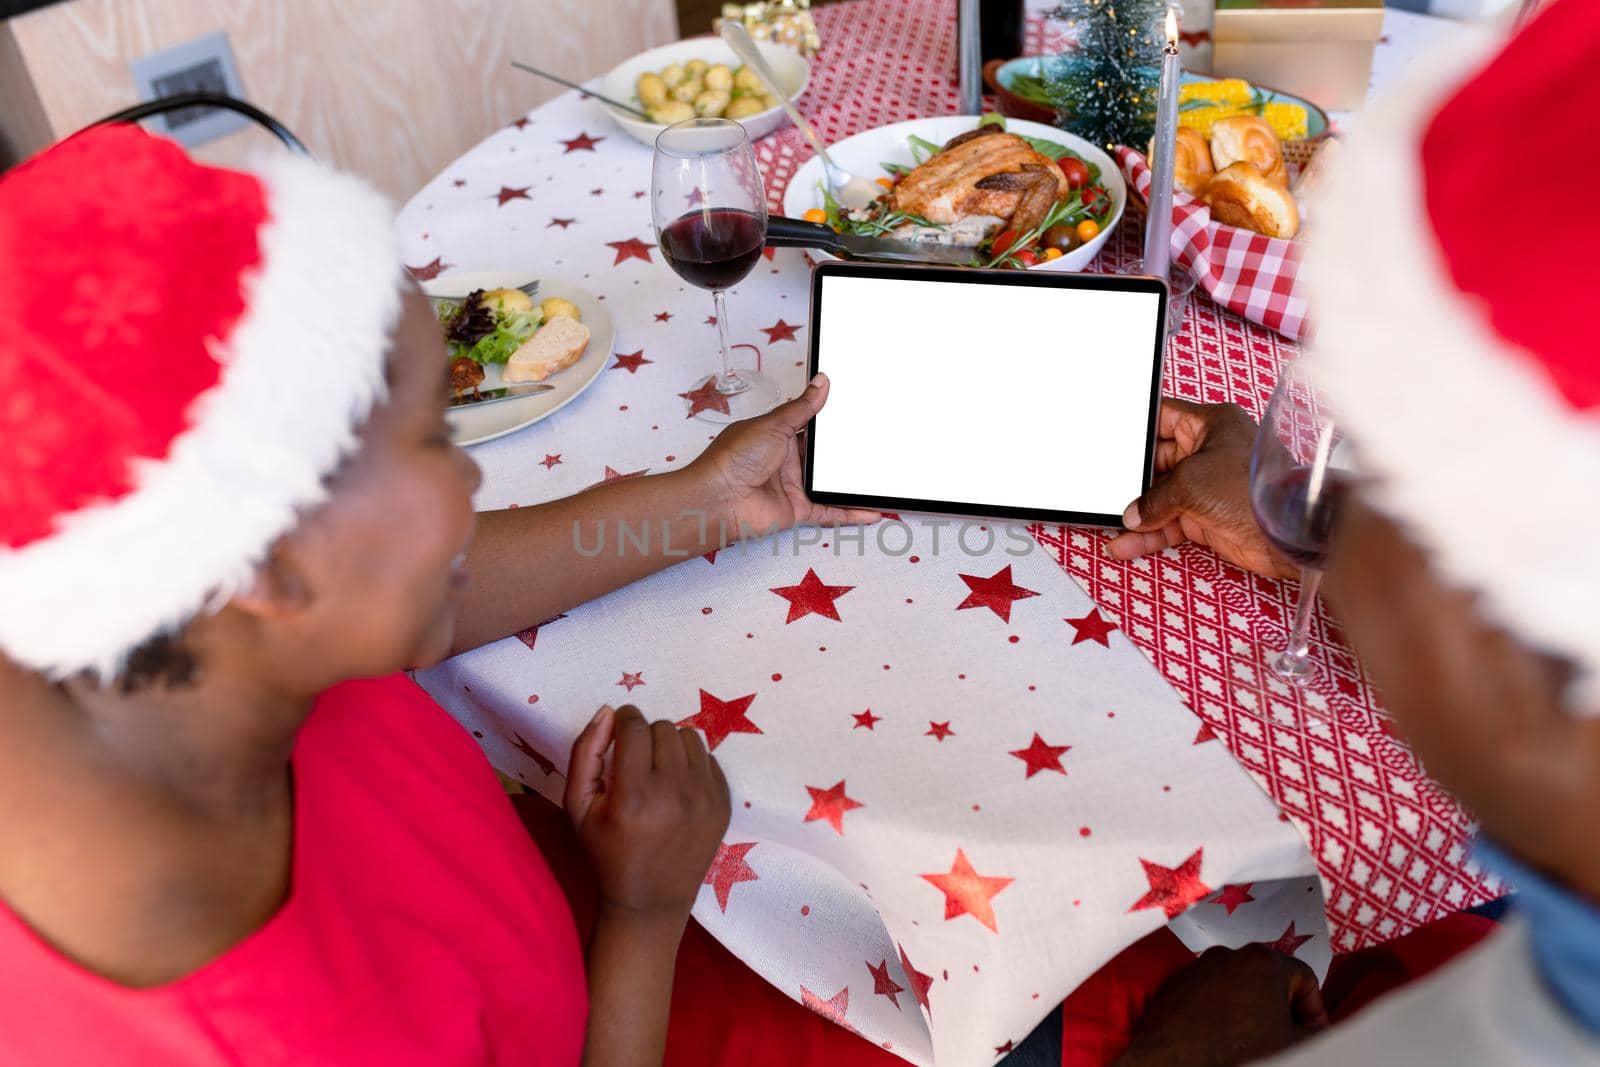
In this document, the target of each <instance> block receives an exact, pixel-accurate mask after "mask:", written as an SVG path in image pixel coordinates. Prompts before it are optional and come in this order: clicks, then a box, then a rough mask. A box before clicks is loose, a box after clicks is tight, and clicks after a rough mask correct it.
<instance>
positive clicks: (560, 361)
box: [500, 318, 589, 385]
mask: <svg viewBox="0 0 1600 1067" xmlns="http://www.w3.org/2000/svg"><path fill="white" fill-rule="evenodd" d="M588 347H589V327H587V326H585V325H584V324H583V323H581V322H578V321H577V320H576V319H568V318H559V319H551V320H550V321H549V322H547V323H545V324H544V325H543V326H541V327H539V332H538V333H536V334H534V335H533V336H532V337H530V338H528V340H526V341H524V342H523V343H522V347H521V348H519V349H517V350H516V351H515V352H513V353H512V354H511V358H510V359H509V360H507V361H506V365H505V366H504V367H502V368H501V370H500V380H501V381H503V382H505V383H506V384H507V385H513V384H515V383H517V382H542V381H544V380H545V379H546V378H548V377H550V375H552V374H554V373H556V372H557V371H561V370H566V369H567V368H568V367H570V366H572V365H573V364H574V363H576V362H578V359H579V357H581V356H582V355H583V350H584V349H585V348H588Z"/></svg>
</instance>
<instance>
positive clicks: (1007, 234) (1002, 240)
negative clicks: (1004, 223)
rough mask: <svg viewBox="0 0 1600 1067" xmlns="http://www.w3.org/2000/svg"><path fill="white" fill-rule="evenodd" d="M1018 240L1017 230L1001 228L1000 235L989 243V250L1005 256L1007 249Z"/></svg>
mask: <svg viewBox="0 0 1600 1067" xmlns="http://www.w3.org/2000/svg"><path fill="white" fill-rule="evenodd" d="M1016 241H1017V231H1016V230H1001V231H1000V235H999V236H998V237H996V238H995V239H994V242H993V243H992V244H990V245H989V251H990V252H991V253H992V254H994V255H997V256H1003V255H1005V254H1006V249H1008V248H1010V247H1011V246H1012V245H1013V244H1015V243H1016Z"/></svg>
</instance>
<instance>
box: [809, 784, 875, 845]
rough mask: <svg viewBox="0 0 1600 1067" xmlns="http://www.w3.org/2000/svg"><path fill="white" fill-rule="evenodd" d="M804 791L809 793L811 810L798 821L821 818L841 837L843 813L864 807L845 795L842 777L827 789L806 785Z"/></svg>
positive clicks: (842, 832) (812, 820) (859, 802)
mask: <svg viewBox="0 0 1600 1067" xmlns="http://www.w3.org/2000/svg"><path fill="white" fill-rule="evenodd" d="M806 792H807V793H810V794H811V810H810V811H808V812H806V817H805V818H804V819H801V820H800V821H801V822H814V821H816V820H818V819H821V820H822V821H824V822H826V823H827V824H828V825H829V826H831V827H833V832H834V833H836V834H838V835H840V836H841V837H842V836H844V817H845V813H846V812H851V811H855V810H856V809H857V808H864V807H866V805H865V804H863V803H861V801H859V800H852V799H851V798H850V797H847V796H845V794H844V779H843V778H841V779H839V782H838V784H837V785H834V786H832V787H830V788H828V789H818V788H817V787H816V786H814V785H808V786H806Z"/></svg>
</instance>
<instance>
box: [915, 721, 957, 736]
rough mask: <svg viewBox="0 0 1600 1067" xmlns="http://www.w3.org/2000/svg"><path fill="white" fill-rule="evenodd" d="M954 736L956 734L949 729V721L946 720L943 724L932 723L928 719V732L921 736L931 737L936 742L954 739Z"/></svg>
mask: <svg viewBox="0 0 1600 1067" xmlns="http://www.w3.org/2000/svg"><path fill="white" fill-rule="evenodd" d="M955 735H956V732H955V731H954V730H952V729H950V720H949V719H946V720H945V721H944V722H934V721H933V720H932V719H929V720H928V730H927V732H926V733H925V734H923V735H922V736H924V737H932V738H934V739H936V740H939V741H943V740H944V739H945V738H947V737H954V736H955Z"/></svg>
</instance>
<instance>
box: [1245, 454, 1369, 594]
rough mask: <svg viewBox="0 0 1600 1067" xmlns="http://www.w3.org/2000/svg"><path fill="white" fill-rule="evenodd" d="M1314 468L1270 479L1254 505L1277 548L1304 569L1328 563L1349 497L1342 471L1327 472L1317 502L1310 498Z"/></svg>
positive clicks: (1324, 473)
mask: <svg viewBox="0 0 1600 1067" xmlns="http://www.w3.org/2000/svg"><path fill="white" fill-rule="evenodd" d="M1312 474H1313V471H1312V468H1310V467H1291V468H1290V469H1289V470H1287V471H1283V472H1281V473H1277V474H1275V475H1273V476H1272V477H1270V478H1268V479H1266V480H1265V481H1264V482H1263V484H1262V485H1261V486H1260V487H1259V488H1258V489H1257V490H1256V495H1255V499H1254V501H1253V502H1252V503H1253V505H1254V509H1255V515H1256V522H1257V523H1258V524H1260V526H1261V531H1262V532H1263V533H1265V534H1266V535H1267V540H1269V541H1271V542H1272V545H1273V547H1274V548H1276V549H1277V550H1278V551H1279V552H1282V553H1283V554H1284V555H1285V556H1288V557H1289V558H1290V559H1291V560H1293V561H1294V562H1295V563H1297V564H1298V565H1300V566H1301V567H1310V568H1314V569H1316V570H1321V569H1322V568H1323V567H1324V566H1326V565H1327V562H1328V548H1329V545H1330V543H1331V542H1332V540H1333V526H1334V523H1335V522H1336V521H1337V520H1338V517H1339V512H1340V510H1341V508H1342V507H1343V506H1344V500H1345V497H1346V496H1348V495H1349V490H1350V482H1349V478H1348V477H1347V476H1346V475H1345V474H1344V472H1342V471H1338V470H1332V469H1328V470H1324V471H1323V474H1322V485H1321V487H1320V490H1319V491H1318V493H1317V496H1316V500H1315V501H1313V500H1311V499H1310V495H1311V478H1312Z"/></svg>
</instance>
